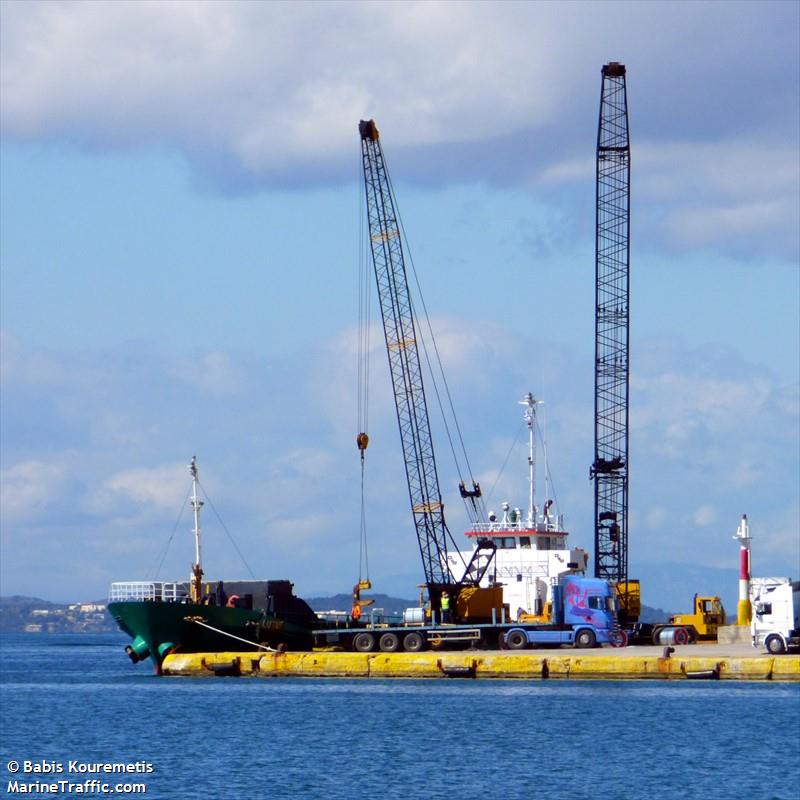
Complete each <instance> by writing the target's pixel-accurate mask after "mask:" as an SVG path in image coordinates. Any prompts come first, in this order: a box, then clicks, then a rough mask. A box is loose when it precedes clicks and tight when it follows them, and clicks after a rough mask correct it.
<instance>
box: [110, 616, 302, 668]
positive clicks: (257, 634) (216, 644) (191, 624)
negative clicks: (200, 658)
mask: <svg viewBox="0 0 800 800" xmlns="http://www.w3.org/2000/svg"><path fill="white" fill-rule="evenodd" d="M108 611H109V613H110V614H111V616H112V617H114V619H115V620H116V622H117V624H118V625H119V627H120V628H121V630H123V631H124V632H125V633H127V634H128V635H129V636H130V637H131V644H130V645H129V646H128V647H127V648H126V651H127V652H128V655H129V656H130V657H131V660H133V661H143V660H145V659H147V658H150V659H151V660H152V662H153V664H154V666H155V668H156V671H157V672H159V671H160V668H161V662H162V661H163V659H164V657H165V656H166V655H167V654H168V653H175V652H183V653H201V652H219V651H225V650H241V651H243V652H247V651H255V650H261V649H264V648H265V647H267V648H279V647H280V648H282V649H287V650H306V649H309V648H310V647H311V644H312V638H311V627H312V626H310V625H305V624H297V623H295V622H291V621H289V620H286V619H281V618H279V617H277V616H274V615H270V614H266V613H265V612H263V611H261V610H257V609H245V608H227V607H225V606H210V605H201V604H199V603H178V602H175V603H170V602H152V601H138V602H137V601H126V602H116V603H110V604H109V606H108Z"/></svg>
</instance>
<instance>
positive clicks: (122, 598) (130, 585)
mask: <svg viewBox="0 0 800 800" xmlns="http://www.w3.org/2000/svg"><path fill="white" fill-rule="evenodd" d="M186 596H187V594H186V588H185V586H183V585H182V584H179V583H174V582H165V581H117V582H115V583H112V584H111V587H110V588H109V591H108V602H109V603H134V602H141V601H143V600H150V601H152V602H162V603H178V602H181V601H182V600H184V599H185V598H186Z"/></svg>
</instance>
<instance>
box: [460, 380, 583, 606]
mask: <svg viewBox="0 0 800 800" xmlns="http://www.w3.org/2000/svg"><path fill="white" fill-rule="evenodd" d="M520 402H521V405H523V406H524V407H525V411H524V419H525V422H526V424H527V426H528V508H527V509H524V510H523V509H521V508H515V507H512V506H511V504H510V503H508V502H504V503H502V506H501V509H502V512H501V514H500V515H499V516H498V515H497V514H495V512H493V511H490V512H489V514H488V519H487V520H486V521H485V522H477V523H474V524H473V525H472V526H471V527H470V529H469V530H468V531H467V532H466V536H467V538H468V539H469V540H470V543H471V545H472V547H471V549H470V550H464V551H462V552H461V553H460V554H452V555H450V556H449V558H450V559H451V560H452V561H453V563H456V559H458V560H459V561H460V560H461V559H462V558H463V559H465V560H469V559H470V558H472V556H473V554H474V550H475V545H476V543H477V542H478V541H479V540H485V539H490V540H491V541H492V542H493V543H494V544H495V545H496V550H495V553H494V559H493V561H492V563H491V564H490V565H489V568H488V569H487V570H486V572H485V574H484V575H483V578H482V579H481V585H482V586H496V585H498V584H502V587H503V602H504V604H505V605H507V606H508V610H509V613H510V615H511V618H512V619H519V618H520V617H521V616H522V615H534V616H541V615H542V614H544V612H545V605H546V603H547V602H548V601H551V600H552V585H553V584H554V582H555V581H556V580H557V578H558V576H559V575H561V574H563V573H568V572H569V573H582V572H584V571H585V569H586V565H587V563H588V553H587V552H586V551H585V550H583V549H582V548H580V547H570V546H569V545H568V544H567V538H568V536H569V533H568V532H567V531H566V530H564V517H563V515H562V514H560V513H558V511H557V509H556V507H555V503H554V502H553V500H552V499H551V498H546V499H545V501H544V503H543V504H542V506H541V507H539V506H538V505H537V504H536V468H537V463H536V461H537V460H536V455H537V449H538V448H537V437H536V432H537V420H536V409H537V406H539V405H541V401H539V400H537V399H536V398H534V396H533V395H532V394H531V393H528V394H526V395H525V397H524V398H523V399H522V401H520ZM542 445H544V443H542ZM544 461H545V464H544V466H545V470H546V467H547V464H546V458H545V459H544ZM547 489H548V481H547V480H545V496H546V494H547Z"/></svg>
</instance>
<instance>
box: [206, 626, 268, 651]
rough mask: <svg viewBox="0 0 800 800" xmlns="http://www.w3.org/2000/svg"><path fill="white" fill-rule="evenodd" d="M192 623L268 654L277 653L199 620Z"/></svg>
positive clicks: (263, 645) (265, 646)
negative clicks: (266, 651) (253, 646)
mask: <svg viewBox="0 0 800 800" xmlns="http://www.w3.org/2000/svg"><path fill="white" fill-rule="evenodd" d="M192 622H196V623H197V624H198V625H202V626H203V627H204V628H208V629H209V630H210V631H214V633H221V634H222V635H223V636H230V637H231V639H238V640H239V641H240V642H244V643H245V644H249V645H255V646H256V647H258V648H259V649H261V650H268V651H269V652H270V653H278V652H280V651H279V650H276V649H275V648H274V647H268V646H267V645H265V644H256V643H255V642H251V641H250V640H249V639H242V637H241V636H234V635H233V634H232V633H228V632H227V631H222V630H220V629H219V628H215V627H214V626H213V625H208V624H207V623H205V622H200V620H199V619H193V620H192Z"/></svg>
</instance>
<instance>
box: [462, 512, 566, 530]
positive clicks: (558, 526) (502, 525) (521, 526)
mask: <svg viewBox="0 0 800 800" xmlns="http://www.w3.org/2000/svg"><path fill="white" fill-rule="evenodd" d="M470 530H473V531H475V532H476V533H503V532H505V531H514V532H515V531H519V532H520V533H522V532H526V533H530V532H534V533H564V534H566V531H565V530H564V529H563V518H562V517H561V516H560V515H559V517H558V518H557V519H556V521H555V522H545V523H542V522H538V523H536V527H535V528H530V527H528V523H527V521H526V520H523V519H519V520H517V521H516V522H510V521H509V522H502V521H498V522H475V523H473V525H472V526H471V528H470Z"/></svg>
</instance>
